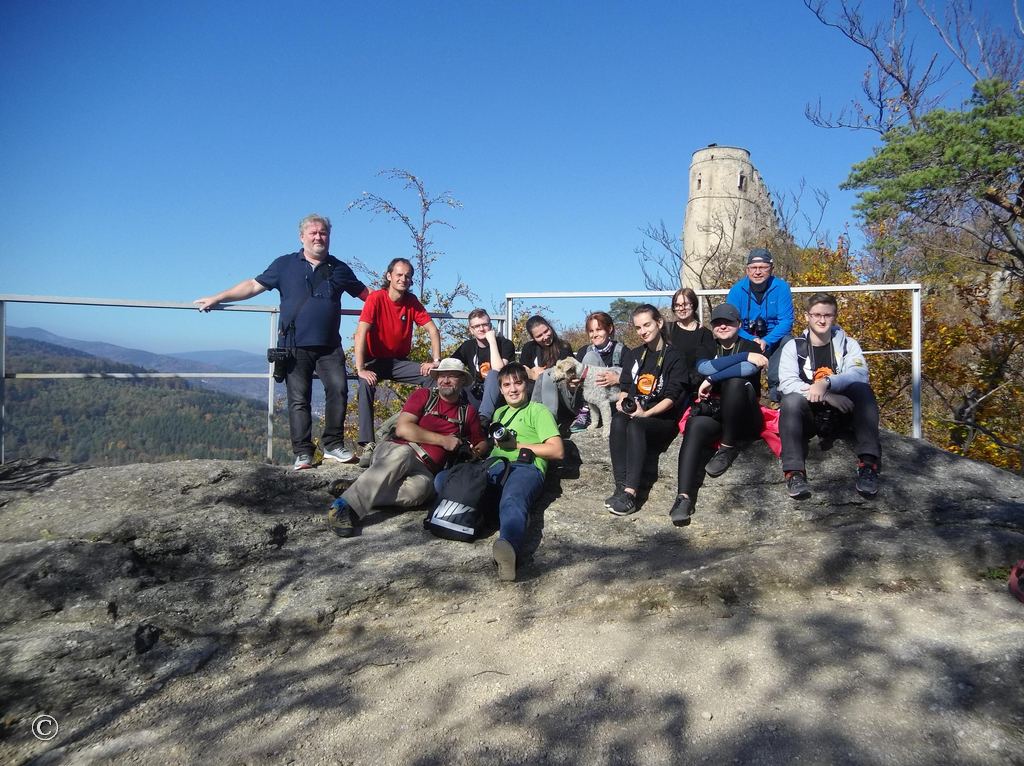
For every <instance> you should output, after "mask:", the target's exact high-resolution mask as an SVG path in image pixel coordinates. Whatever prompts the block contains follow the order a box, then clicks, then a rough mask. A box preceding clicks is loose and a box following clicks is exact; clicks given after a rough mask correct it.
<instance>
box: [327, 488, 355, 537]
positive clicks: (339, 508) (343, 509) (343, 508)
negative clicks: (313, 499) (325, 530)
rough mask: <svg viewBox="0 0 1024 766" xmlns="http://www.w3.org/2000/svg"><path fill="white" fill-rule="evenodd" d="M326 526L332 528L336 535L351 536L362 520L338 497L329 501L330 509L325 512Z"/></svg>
mask: <svg viewBox="0 0 1024 766" xmlns="http://www.w3.org/2000/svg"><path fill="white" fill-rule="evenodd" d="M327 526H329V527H330V528H331V529H333V530H334V534H336V535H337V536H338V537H352V536H353V535H355V534H356V532H358V531H359V527H360V526H362V520H361V519H360V518H359V516H358V515H356V512H355V511H353V510H352V506H351V505H349V504H348V503H346V502H345V500H344V498H341V497H339V498H338V499H337V500H335V501H334V502H333V503H331V510H329V511H328V512H327Z"/></svg>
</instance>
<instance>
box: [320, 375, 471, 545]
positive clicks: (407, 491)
mask: <svg viewBox="0 0 1024 766" xmlns="http://www.w3.org/2000/svg"><path fill="white" fill-rule="evenodd" d="M430 377H431V378H433V379H434V380H435V381H436V383H437V388H436V389H428V388H420V389H418V390H416V391H414V392H413V393H412V395H411V396H410V397H409V399H408V401H406V403H405V406H404V407H403V408H402V412H401V414H400V415H399V416H398V421H397V423H396V424H395V436H394V438H393V439H391V440H390V441H386V442H382V443H381V444H380V445H379V446H378V447H377V448H376V449H375V450H374V451H373V459H372V460H371V461H370V465H369V467H368V468H367V469H366V471H365V472H364V473H363V474H361V475H360V476H359V478H357V479H356V480H355V482H353V484H352V486H350V487H349V488H348V489H347V490H345V492H344V494H342V496H341V497H339V498H338V499H337V500H335V501H334V503H333V504H332V505H331V510H330V512H329V513H328V515H327V523H328V525H329V526H330V527H331V529H333V530H334V533H335V534H336V535H338V536H339V537H352V536H353V535H354V534H356V532H357V530H358V529H359V527H360V526H361V525H362V519H363V517H364V516H366V515H367V514H368V513H369V512H370V510H371V509H372V508H376V507H378V506H401V507H403V508H412V507H415V506H418V505H423V504H424V503H426V502H427V501H428V500H429V499H430V497H431V496H432V495H433V494H434V474H436V473H437V472H438V471H440V470H441V469H442V468H444V467H445V466H446V465H447V464H448V462H449V461H450V459H451V458H452V456H453V455H454V454H455V453H456V452H457V451H458V450H459V449H460V446H461V445H462V444H463V442H464V441H465V442H467V443H468V444H469V445H472V449H473V450H474V452H475V453H476V454H482V453H483V451H484V450H485V449H486V448H487V441H486V439H485V438H484V436H483V433H482V432H481V429H480V420H479V416H478V415H477V412H476V409H475V408H474V407H473V405H471V404H469V403H468V402H467V400H466V395H465V393H464V391H463V389H464V388H465V387H466V385H467V384H468V383H469V381H470V377H471V376H470V373H469V371H468V370H467V369H466V367H465V365H463V364H462V362H460V361H459V360H458V359H445V360H443V361H442V362H441V364H440V365H439V366H438V367H436V368H434V369H433V370H431V371H430Z"/></svg>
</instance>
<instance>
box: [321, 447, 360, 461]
mask: <svg viewBox="0 0 1024 766" xmlns="http://www.w3.org/2000/svg"><path fill="white" fill-rule="evenodd" d="M355 459H356V456H355V455H353V454H352V451H351V450H347V449H345V448H344V447H335V448H334V449H325V450H324V460H337V461H338V462H339V463H351V462H352V461H353V460H355Z"/></svg>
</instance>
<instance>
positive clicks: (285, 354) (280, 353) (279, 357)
mask: <svg viewBox="0 0 1024 766" xmlns="http://www.w3.org/2000/svg"><path fill="white" fill-rule="evenodd" d="M291 355H292V351H291V349H290V348H268V349H267V361H268V362H270V363H272V364H277V363H278V362H287V361H288V360H289V359H290V358H291Z"/></svg>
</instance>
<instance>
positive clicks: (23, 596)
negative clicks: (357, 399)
mask: <svg viewBox="0 0 1024 766" xmlns="http://www.w3.org/2000/svg"><path fill="white" fill-rule="evenodd" d="M573 444H574V447H573V448H572V449H571V450H570V459H568V460H567V461H566V463H565V464H564V465H563V466H561V467H560V468H559V469H558V470H556V471H552V475H551V476H550V477H549V481H548V484H547V490H546V493H545V495H544V497H543V499H542V502H541V508H540V510H539V512H538V513H536V514H535V516H534V523H533V525H532V534H531V545H530V547H531V549H533V552H532V555H531V556H530V557H529V559H528V560H527V561H526V562H525V563H524V564H522V565H521V567H520V572H519V582H517V583H514V584H502V583H498V582H497V580H496V578H495V576H494V569H493V564H492V563H491V561H490V555H489V553H490V544H491V542H492V540H491V539H486V540H481V541H478V542H477V543H474V544H461V543H454V542H448V541H443V540H436V539H434V538H432V537H430V536H429V535H427V534H426V533H425V532H424V531H423V529H422V526H421V520H422V517H423V513H421V512H414V513H390V512H386V511H384V512H381V513H378V514H375V515H374V516H373V517H371V518H370V520H369V521H370V523H368V524H367V525H366V526H365V527H364V528H363V531H362V534H361V535H360V536H359V537H356V538H352V539H349V540H340V539H338V538H336V537H335V536H334V535H333V534H332V533H331V532H330V531H329V530H328V529H327V527H326V526H325V524H324V511H325V509H326V507H327V505H328V503H329V502H330V500H331V498H332V497H333V496H334V495H336V494H338V493H339V492H340V491H341V490H342V489H343V487H344V486H346V484H347V482H349V481H351V480H352V479H353V478H354V477H355V476H357V475H358V473H359V469H357V468H355V467H350V466H339V465H334V466H322V467H320V468H318V469H317V470H314V471H301V472H292V471H290V470H288V469H287V468H284V467H274V466H267V465H262V464H257V463H240V462H225V461H190V462H179V463H164V464H157V465H132V466H121V467H117V468H79V467H74V466H66V465H61V464H57V463H53V462H47V461H31V462H22V463H17V464H12V465H8V466H3V467H0V518H2V519H3V533H2V536H0V573H2V577H0V583H2V584H0V588H2V590H0V700H2V705H3V716H4V717H3V726H2V728H0V732H2V738H0V762H3V763H25V762H36V763H73V764H90V763H146V764H172V763H174V764H177V763H186V762H203V763H250V764H263V763H268V764H269V763H360V764H361V763H381V764H395V763H414V764H434V763H437V764H441V763H445V764H448V763H466V764H471V763H472V764H477V763H485V764H486V763H525V762H531V763H533V762H548V763H652V764H655V763H701V762H707V763H722V762H738V763H747V762H757V763H767V764H774V763H777V764H789V763H794V762H801V763H823V764H824V763H830V764H832V763H850V764H853V763H900V764H905V763H906V764H917V763H920V764H933V763H939V762H943V763H965V764H1005V763H1014V764H1024V693H1022V690H1024V604H1021V603H1020V602H1018V601H1016V600H1015V599H1013V598H1012V597H1011V596H1010V595H1009V594H1008V592H1007V589H1006V581H1005V575H1002V579H999V574H1000V568H1006V567H1008V566H1009V565H1010V564H1012V563H1013V562H1014V561H1016V560H1018V559H1021V558H1024V480H1022V479H1020V478H1018V477H1015V476H1013V475H1011V474H1009V473H1006V472H1003V471H1000V470H998V469H995V468H992V467H990V466H987V465H983V464H980V463H974V462H971V461H967V460H963V459H960V458H956V457H953V456H951V455H948V454H946V453H944V452H942V451H940V450H937V449H935V448H933V447H931V446H929V445H927V444H925V443H923V442H916V441H913V440H910V439H906V438H903V437H900V436H896V435H894V434H888V433H887V434H884V435H883V447H884V450H885V466H884V470H883V475H882V490H881V492H880V493H879V495H878V497H876V498H874V499H872V500H865V499H863V498H861V497H859V496H858V495H857V494H856V493H855V492H854V491H853V458H852V456H851V455H850V453H849V451H848V449H847V448H846V447H845V446H844V445H842V444H837V445H836V446H835V447H834V448H833V449H832V450H830V451H829V452H827V453H820V452H819V451H818V450H817V449H816V448H812V454H811V460H810V463H809V467H810V470H811V471H812V472H813V473H812V475H811V483H812V486H813V488H814V490H815V492H814V495H813V496H812V497H811V498H810V499H808V500H806V501H802V502H800V503H799V504H798V503H795V502H793V501H791V500H790V499H789V498H788V497H787V496H786V493H785V488H784V485H783V483H782V476H781V472H780V470H779V468H778V462H777V461H776V460H775V458H774V457H773V456H772V455H771V454H770V453H769V452H768V451H767V449H766V448H765V447H764V446H763V445H760V444H758V445H755V446H753V447H751V448H749V449H748V450H746V451H745V452H744V453H743V454H742V455H741V456H740V457H739V459H738V460H737V461H736V463H735V464H734V465H733V466H732V468H730V470H729V471H728V472H727V473H726V474H725V475H724V476H722V477H721V478H719V479H709V480H708V481H707V482H706V484H705V487H704V489H703V490H702V491H701V495H700V499H699V501H698V504H697V513H696V515H695V516H694V519H693V524H692V525H691V526H690V527H687V528H683V529H679V528H675V527H673V526H672V525H671V523H670V522H669V520H668V518H667V516H666V513H667V510H668V508H669V506H670V505H671V500H672V497H673V496H674V493H675V479H674V476H675V456H676V452H677V449H678V446H677V445H673V447H672V448H671V449H670V450H669V452H668V453H666V455H665V456H663V457H662V460H661V465H660V472H661V476H660V478H659V480H658V482H657V483H656V484H655V486H654V488H653V490H652V493H651V497H650V499H649V500H648V502H647V503H646V505H645V506H644V507H643V508H642V510H641V511H640V512H639V513H637V514H635V515H634V516H631V517H627V518H616V517H613V516H611V515H610V514H608V513H607V511H606V510H605V509H604V507H603V500H604V497H606V496H607V495H608V494H609V493H610V490H611V478H610V466H609V464H608V454H607V447H606V444H605V442H604V441H603V440H602V439H601V438H600V437H599V436H595V435H590V434H582V435H577V436H574V439H573ZM986 575H988V577H986ZM989 578H992V579H989ZM39 715H50V716H52V717H53V718H54V719H55V720H56V722H57V724H58V725H59V730H58V732H57V735H56V736H55V737H54V738H53V739H52V740H48V741H43V740H40V739H38V738H35V737H33V736H32V732H31V726H32V723H33V721H35V720H36V718H37V717H38V716H39Z"/></svg>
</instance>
